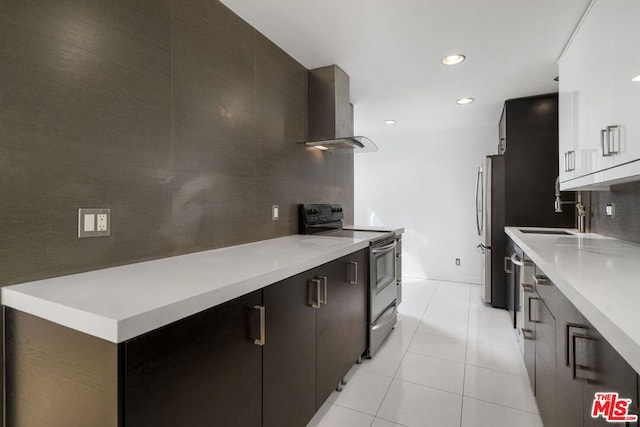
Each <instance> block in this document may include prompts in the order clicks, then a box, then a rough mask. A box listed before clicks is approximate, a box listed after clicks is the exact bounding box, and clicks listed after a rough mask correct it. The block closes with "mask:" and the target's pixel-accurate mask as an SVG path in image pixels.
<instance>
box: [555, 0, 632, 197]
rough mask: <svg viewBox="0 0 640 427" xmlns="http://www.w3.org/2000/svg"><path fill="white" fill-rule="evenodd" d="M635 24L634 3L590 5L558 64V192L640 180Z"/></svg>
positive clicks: (603, 0)
mask: <svg viewBox="0 0 640 427" xmlns="http://www.w3.org/2000/svg"><path fill="white" fill-rule="evenodd" d="M638 19H640V1H639V0H615V1H611V0H595V1H593V3H592V4H591V7H590V9H589V10H588V12H587V14H586V15H585V17H584V19H583V21H582V22H581V25H580V27H579V28H578V30H577V32H576V33H575V34H574V37H573V39H572V40H571V42H570V44H569V46H568V47H567V49H566V51H565V52H564V55H563V56H562V58H561V60H560V64H559V65H560V67H559V69H560V94H559V103H560V105H559V109H560V110H559V111H560V112H559V114H560V145H559V153H560V158H559V162H560V183H561V189H563V190H569V189H596V188H606V187H607V186H608V185H610V184H613V183H619V182H626V181H631V180H640V107H639V106H638V102H637V99H638V96H639V95H640V82H633V81H632V80H631V79H632V78H633V77H635V76H638V75H640V26H638V25H637V21H638ZM634 101H635V102H634Z"/></svg>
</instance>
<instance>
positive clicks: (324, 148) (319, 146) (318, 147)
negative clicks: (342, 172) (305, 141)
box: [313, 145, 328, 151]
mask: <svg viewBox="0 0 640 427" xmlns="http://www.w3.org/2000/svg"><path fill="white" fill-rule="evenodd" d="M313 148H317V149H318V150H322V151H324V150H328V148H327V147H325V146H324V145H314V146H313Z"/></svg>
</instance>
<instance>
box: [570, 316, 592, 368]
mask: <svg viewBox="0 0 640 427" xmlns="http://www.w3.org/2000/svg"><path fill="white" fill-rule="evenodd" d="M572 328H575V329H581V330H582V331H583V334H585V335H586V331H587V330H588V327H587V326H585V325H581V324H579V323H570V322H567V323H565V325H564V363H565V365H566V366H571V361H572V360H573V355H572V353H573V348H572V346H571V340H570V336H571V329H572Z"/></svg>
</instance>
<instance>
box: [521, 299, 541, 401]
mask: <svg viewBox="0 0 640 427" xmlns="http://www.w3.org/2000/svg"><path fill="white" fill-rule="evenodd" d="M539 303H540V299H539V298H538V297H537V296H536V294H535V292H525V294H524V325H523V329H522V337H523V338H524V348H523V351H524V365H525V367H526V368H527V374H528V376H529V382H530V383H531V389H532V390H533V394H536V326H537V325H536V323H535V321H536V319H539V318H540V314H539V313H538V312H539V309H538V304H539Z"/></svg>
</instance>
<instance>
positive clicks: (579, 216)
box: [553, 177, 587, 233]
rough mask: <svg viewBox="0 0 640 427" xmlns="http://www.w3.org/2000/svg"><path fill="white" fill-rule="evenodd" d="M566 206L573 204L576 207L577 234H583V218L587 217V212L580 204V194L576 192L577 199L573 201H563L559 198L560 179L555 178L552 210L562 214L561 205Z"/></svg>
mask: <svg viewBox="0 0 640 427" xmlns="http://www.w3.org/2000/svg"><path fill="white" fill-rule="evenodd" d="M567 204H575V205H576V214H577V220H578V232H579V233H584V232H585V217H586V216H587V210H586V209H585V208H584V205H583V204H582V193H580V192H579V191H578V197H577V199H576V200H575V201H573V200H572V201H564V200H562V199H561V198H560V177H557V178H556V201H555V203H554V204H553V207H554V210H555V211H556V212H562V205H567Z"/></svg>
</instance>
